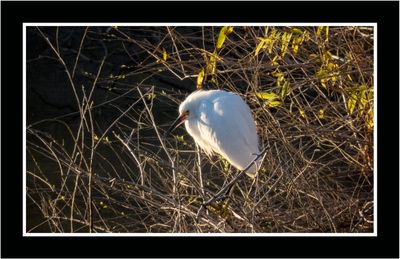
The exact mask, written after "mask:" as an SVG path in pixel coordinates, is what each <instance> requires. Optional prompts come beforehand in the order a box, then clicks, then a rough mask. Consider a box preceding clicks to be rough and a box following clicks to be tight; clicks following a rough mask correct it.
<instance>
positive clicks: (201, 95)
mask: <svg viewBox="0 0 400 259" xmlns="http://www.w3.org/2000/svg"><path fill="white" fill-rule="evenodd" d="M182 123H185V127H186V130H187V132H188V133H189V134H190V135H191V136H192V137H193V139H194V140H195V142H196V143H197V144H198V145H199V146H200V148H201V149H202V150H204V151H205V153H206V154H208V155H211V154H212V153H213V152H216V153H218V154H220V155H221V156H222V157H224V158H225V159H226V160H228V162H229V163H230V164H232V165H233V166H234V167H236V168H237V169H239V170H243V169H245V168H246V167H247V166H248V165H249V164H250V163H251V162H252V161H254V159H255V158H256V157H257V155H258V154H259V153H260V149H259V142H258V136H257V131H256V125H255V123H254V119H253V116H252V114H251V110H250V108H249V106H248V105H247V104H246V103H245V102H244V101H243V100H242V98H240V96H238V95H236V94H234V93H231V92H227V91H223V90H197V91H195V92H193V93H192V94H190V95H189V96H188V97H187V98H186V99H185V101H183V102H182V103H181V105H180V106H179V117H178V118H177V119H176V120H175V122H174V123H173V124H172V125H171V127H170V129H169V130H168V132H171V131H172V130H174V129H175V128H177V127H178V126H179V125H181V124H182ZM260 160H261V159H258V160H257V162H255V163H254V164H253V165H252V166H251V167H250V168H249V169H248V170H247V171H246V173H247V175H249V176H250V177H254V176H255V175H256V173H257V170H258V169H259V167H260V165H261V161H260Z"/></svg>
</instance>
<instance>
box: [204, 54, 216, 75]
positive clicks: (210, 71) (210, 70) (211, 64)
mask: <svg viewBox="0 0 400 259" xmlns="http://www.w3.org/2000/svg"><path fill="white" fill-rule="evenodd" d="M217 58H218V54H217V52H216V51H214V53H213V54H212V55H210V58H209V59H208V60H207V66H206V71H205V73H206V74H207V75H214V74H215V72H216V70H217Z"/></svg>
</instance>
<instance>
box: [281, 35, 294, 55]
mask: <svg viewBox="0 0 400 259" xmlns="http://www.w3.org/2000/svg"><path fill="white" fill-rule="evenodd" d="M291 38H292V33H287V32H285V33H283V35H282V46H281V56H282V57H283V56H285V54H286V52H287V47H288V46H289V43H290V39H291Z"/></svg>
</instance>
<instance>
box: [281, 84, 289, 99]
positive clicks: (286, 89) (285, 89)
mask: <svg viewBox="0 0 400 259" xmlns="http://www.w3.org/2000/svg"><path fill="white" fill-rule="evenodd" d="M288 94H289V81H286V80H285V82H284V83H283V86H282V88H281V97H282V98H285V97H286V96H287V95H288Z"/></svg>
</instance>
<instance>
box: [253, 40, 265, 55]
mask: <svg viewBox="0 0 400 259" xmlns="http://www.w3.org/2000/svg"><path fill="white" fill-rule="evenodd" d="M264 46H265V39H261V41H260V42H259V43H258V44H257V47H256V51H255V52H254V56H257V55H258V52H260V50H261V48H262V47H264Z"/></svg>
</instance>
